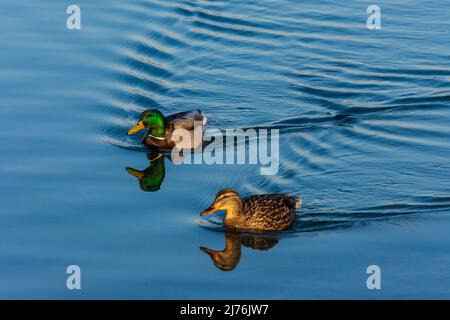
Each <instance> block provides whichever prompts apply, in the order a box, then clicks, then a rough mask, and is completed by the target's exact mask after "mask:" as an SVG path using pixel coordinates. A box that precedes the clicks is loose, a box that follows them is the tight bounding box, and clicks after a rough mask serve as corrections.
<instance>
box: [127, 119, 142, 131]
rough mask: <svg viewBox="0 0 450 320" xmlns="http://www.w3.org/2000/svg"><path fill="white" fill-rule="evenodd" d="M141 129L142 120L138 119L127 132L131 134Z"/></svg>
mask: <svg viewBox="0 0 450 320" xmlns="http://www.w3.org/2000/svg"><path fill="white" fill-rule="evenodd" d="M143 129H145V126H144V123H143V122H142V121H139V122H138V123H136V125H135V126H134V127H133V128H131V129H130V130H128V134H133V133H136V132H138V131H141V130H143Z"/></svg>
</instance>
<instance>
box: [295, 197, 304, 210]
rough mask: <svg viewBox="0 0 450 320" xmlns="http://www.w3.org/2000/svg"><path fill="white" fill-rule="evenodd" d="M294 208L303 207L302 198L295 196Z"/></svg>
mask: <svg viewBox="0 0 450 320" xmlns="http://www.w3.org/2000/svg"><path fill="white" fill-rule="evenodd" d="M293 198H294V206H295V208H296V209H298V208H300V207H301V206H302V198H300V197H298V196H294V197H293Z"/></svg>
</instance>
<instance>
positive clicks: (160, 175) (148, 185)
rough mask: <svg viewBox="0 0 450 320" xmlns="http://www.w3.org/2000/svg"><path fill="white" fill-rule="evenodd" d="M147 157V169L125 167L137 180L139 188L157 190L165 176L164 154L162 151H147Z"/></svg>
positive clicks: (149, 190) (150, 190)
mask: <svg viewBox="0 0 450 320" xmlns="http://www.w3.org/2000/svg"><path fill="white" fill-rule="evenodd" d="M147 158H148V160H149V161H150V166H149V167H148V168H147V169H145V170H137V169H134V168H130V167H126V168H125V169H126V170H127V172H128V173H129V174H131V175H132V176H134V177H136V178H137V179H138V180H139V186H140V188H141V190H143V191H148V192H154V191H158V190H159V189H160V187H161V184H162V183H163V181H164V177H165V176H166V169H165V164H164V154H163V153H162V152H149V153H148V154H147Z"/></svg>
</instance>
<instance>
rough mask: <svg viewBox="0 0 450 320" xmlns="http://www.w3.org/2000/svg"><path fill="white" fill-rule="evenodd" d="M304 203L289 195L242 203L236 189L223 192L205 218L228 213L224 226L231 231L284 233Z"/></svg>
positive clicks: (267, 196) (278, 195)
mask: <svg viewBox="0 0 450 320" xmlns="http://www.w3.org/2000/svg"><path fill="white" fill-rule="evenodd" d="M301 203H302V200H301V198H300V197H297V196H289V195H286V194H264V195H254V196H250V197H247V198H244V199H241V197H240V196H239V194H238V193H237V192H236V191H234V190H233V189H223V190H221V191H219V192H218V193H217V195H216V198H215V199H214V202H213V203H212V204H211V206H210V207H209V208H207V209H205V210H203V212H202V215H208V214H211V213H213V212H215V211H218V210H226V215H225V219H224V225H225V227H226V228H228V229H237V230H248V231H281V230H285V229H287V228H288V227H289V226H290V225H291V224H292V223H293V222H294V218H295V213H296V209H298V208H300V206H301Z"/></svg>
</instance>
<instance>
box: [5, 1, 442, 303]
mask: <svg viewBox="0 0 450 320" xmlns="http://www.w3.org/2000/svg"><path fill="white" fill-rule="evenodd" d="M76 3H77V4H78V5H79V6H80V7H81V10H82V29H81V30H80V31H76V30H74V31H70V30H67V29H66V17H67V15H66V12H65V11H66V6H67V4H66V3H63V2H60V1H47V0H39V1H37V0H35V1H27V2H26V3H23V4H20V3H18V2H17V1H12V0H4V1H3V2H2V5H1V14H0V39H1V43H2V45H1V50H0V67H1V70H2V72H1V74H0V86H1V89H0V98H1V105H2V107H1V108H0V113H1V118H0V127H1V132H2V134H1V144H0V152H1V155H2V156H1V160H0V162H1V166H0V177H1V179H0V190H1V192H0V201H1V202H0V298H450V273H449V271H450V251H449V249H448V248H449V246H450V232H449V229H450V221H449V218H450V180H449V178H450V164H449V158H450V127H449V123H450V110H449V107H450V93H449V90H450V50H449V45H450V36H449V33H448V30H450V19H449V15H448V7H449V5H450V2H449V1H437V0H435V1H431V2H427V3H426V4H425V2H424V1H418V0H412V1H406V0H399V1H390V2H389V3H387V2H386V3H385V2H381V3H379V4H380V6H381V9H382V30H379V31H372V30H368V29H367V28H366V17H367V14H366V8H367V6H368V5H369V4H372V3H373V1H348V0H347V1H343V2H342V1H341V2H339V4H338V3H337V2H336V1H320V2H319V1H294V0H290V1H270V0H268V1H253V0H251V1H238V0H230V1H208V0H198V1H195V0H191V1H174V0H170V1H165V0H164V1H163V0H158V1H154V0H148V1H118V0H117V1H95V2H94V1H87V0H78V1H76ZM148 108H158V109H160V110H161V111H162V112H164V113H166V114H170V113H172V112H177V111H182V110H186V109H191V108H200V109H201V110H202V111H203V113H204V114H206V115H207V116H208V118H209V123H208V124H209V126H211V127H215V128H220V129H225V128H236V127H238V128H240V127H255V128H260V127H264V128H274V129H280V132H281V136H280V144H281V145H280V170H279V172H278V174H277V175H276V176H261V175H260V174H259V168H258V167H257V166H250V165H247V166H244V165H236V166H231V165H217V166H206V165H174V164H173V163H172V162H171V161H170V160H168V159H165V158H160V160H159V163H158V166H159V168H163V169H158V170H156V169H152V167H150V169H149V170H148V172H149V174H155V175H156V180H158V179H159V180H158V183H161V184H160V188H159V190H156V191H155V190H153V192H144V191H143V190H142V189H141V188H140V185H139V182H138V181H137V180H136V179H135V178H134V177H132V176H131V175H129V174H128V173H127V171H126V170H125V168H126V167H132V168H135V169H140V170H143V169H145V168H147V167H149V166H150V164H149V160H148V157H147V154H146V152H145V150H144V149H142V148H141V147H140V145H139V142H140V137H134V136H131V137H130V136H127V135H126V131H127V130H128V129H129V128H130V126H131V125H132V124H133V123H134V122H135V121H136V118H137V117H138V115H139V113H140V112H142V111H143V110H145V109H148ZM153 168H154V167H153ZM152 170H153V171H152ZM155 172H156V173H155ZM161 181H162V182H161ZM142 187H143V188H144V189H145V188H146V186H145V184H144V185H142ZM147 187H148V186H147ZM224 187H233V188H235V189H236V190H238V191H239V192H240V193H241V194H253V193H275V192H292V193H294V194H298V195H300V196H302V198H303V207H302V208H301V210H300V211H299V213H298V220H297V222H296V223H295V225H294V226H293V228H292V229H291V230H289V231H287V232H283V233H279V234H272V235H268V236H266V237H265V238H263V239H261V238H258V239H255V238H254V237H252V236H251V235H246V236H245V237H243V238H236V237H233V236H232V235H225V234H224V232H222V231H220V230H219V231H218V230H214V229H211V228H209V227H208V223H207V222H206V221H205V220H202V219H201V218H200V216H199V212H200V211H201V210H202V209H204V208H206V207H207V206H208V205H209V204H210V202H211V200H212V198H213V197H214V195H215V193H216V192H217V191H218V190H219V189H221V188H224ZM150 189H151V188H150ZM153 189H158V188H157V187H155V188H153ZM149 191H152V190H149ZM226 241H228V243H229V244H233V246H229V247H228V249H229V250H231V249H230V247H232V250H235V252H234V254H235V256H236V258H235V259H234V260H233V261H232V265H233V267H234V269H233V270H232V271H228V272H223V271H221V270H220V269H218V268H216V267H215V266H214V264H213V262H212V261H211V259H210V258H209V256H208V255H206V254H205V253H204V252H202V251H201V250H200V247H206V248H209V249H212V250H223V249H224V247H225V243H226ZM256 244H259V245H256ZM71 264H76V265H79V266H80V267H81V270H82V290H80V291H69V290H67V289H66V276H67V275H66V274H65V270H66V267H67V266H68V265H71ZM371 264H377V265H379V266H380V267H381V270H382V290H379V291H376V292H375V291H370V290H368V289H367V288H366V278H367V276H368V275H367V274H366V268H367V266H368V265H371Z"/></svg>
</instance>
